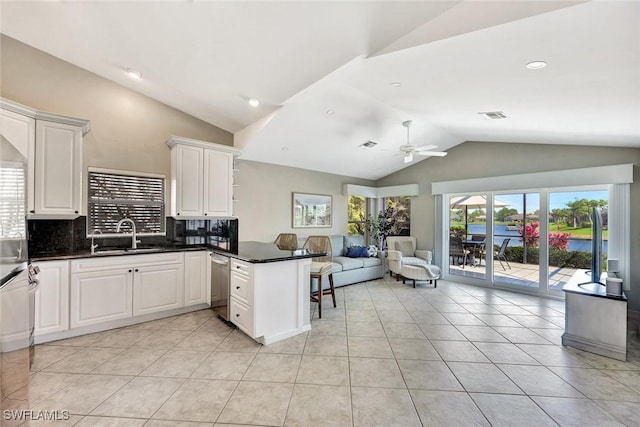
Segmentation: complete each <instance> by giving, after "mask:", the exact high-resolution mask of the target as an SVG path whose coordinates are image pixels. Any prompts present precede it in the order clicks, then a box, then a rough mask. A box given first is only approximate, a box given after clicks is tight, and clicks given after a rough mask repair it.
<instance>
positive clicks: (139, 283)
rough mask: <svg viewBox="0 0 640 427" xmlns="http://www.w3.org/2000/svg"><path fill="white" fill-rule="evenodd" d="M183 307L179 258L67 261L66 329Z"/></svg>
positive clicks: (176, 254) (154, 256)
mask: <svg viewBox="0 0 640 427" xmlns="http://www.w3.org/2000/svg"><path fill="white" fill-rule="evenodd" d="M183 306H184V257H183V255H182V253H181V252H169V253H160V254H148V255H146V254H145V255H128V256H116V257H108V258H83V259H79V260H73V261H71V307H70V313H71V321H70V323H71V328H77V327H82V326H88V325H95V324H99V323H105V322H109V321H113V320H119V319H124V318H127V317H132V316H138V315H142V314H149V313H156V312H161V311H166V310H171V309H175V308H180V307H183Z"/></svg>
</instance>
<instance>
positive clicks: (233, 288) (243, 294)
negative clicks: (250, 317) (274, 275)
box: [229, 271, 251, 305]
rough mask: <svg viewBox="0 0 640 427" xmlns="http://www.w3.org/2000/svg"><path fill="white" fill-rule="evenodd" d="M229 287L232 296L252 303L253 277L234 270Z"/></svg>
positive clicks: (246, 302)
mask: <svg viewBox="0 0 640 427" xmlns="http://www.w3.org/2000/svg"><path fill="white" fill-rule="evenodd" d="M229 288H230V289H229V291H230V294H231V296H232V297H236V298H238V299H240V300H241V301H242V302H244V303H245V304H248V305H251V304H250V302H251V279H250V278H249V277H247V276H245V275H244V274H241V273H237V272H235V271H232V272H231V280H230V281H229Z"/></svg>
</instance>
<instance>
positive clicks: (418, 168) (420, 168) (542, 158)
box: [376, 142, 640, 310]
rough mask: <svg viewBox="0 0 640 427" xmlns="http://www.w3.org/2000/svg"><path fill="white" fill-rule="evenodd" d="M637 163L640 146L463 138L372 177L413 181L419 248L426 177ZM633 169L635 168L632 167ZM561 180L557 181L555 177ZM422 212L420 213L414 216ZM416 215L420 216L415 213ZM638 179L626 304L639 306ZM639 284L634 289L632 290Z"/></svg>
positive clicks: (424, 240)
mask: <svg viewBox="0 0 640 427" xmlns="http://www.w3.org/2000/svg"><path fill="white" fill-rule="evenodd" d="M627 163H633V164H634V165H635V166H634V172H635V171H637V166H638V165H640V149H637V148H614V147H587V146H574V145H538V144H511V143H510V144H505V143H491V142H466V143H464V144H461V145H458V146H456V147H454V148H453V149H451V150H449V154H448V155H447V156H446V157H442V158H430V159H426V160H424V161H422V162H420V163H417V164H415V165H413V166H410V167H408V168H406V169H403V170H401V171H399V172H396V173H394V174H392V175H389V176H388V177H385V178H383V179H381V180H379V181H377V182H376V185H379V186H383V185H398V184H408V183H418V184H419V185H420V196H418V197H416V198H414V199H413V200H412V205H411V213H412V215H411V234H412V235H414V236H415V237H416V238H417V240H418V246H420V247H421V248H433V247H434V242H435V198H434V197H433V196H432V195H431V183H432V182H437V181H449V180H457V179H468V178H480V177H491V176H502V175H515V174H521V173H530V172H544V171H552V170H563V169H577V168H584V167H592V166H606V165H617V164H627ZM635 174H637V172H635ZM558 185H559V186H560V185H562V183H558ZM419 213H422V216H419V215H420V214H419ZM418 218H420V219H418ZM639 225H640V183H637V182H636V183H634V184H631V229H630V230H629V232H630V233H631V262H630V265H631V283H630V287H631V292H630V295H629V296H630V306H632V307H633V309H634V310H640V284H639V285H634V284H636V283H640V227H639ZM636 289H638V290H636Z"/></svg>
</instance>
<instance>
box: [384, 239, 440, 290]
mask: <svg viewBox="0 0 640 427" xmlns="http://www.w3.org/2000/svg"><path fill="white" fill-rule="evenodd" d="M416 247H417V243H416V238H415V237H412V236H389V237H387V256H388V260H389V271H390V274H391V275H394V274H395V275H396V278H398V279H399V278H400V277H401V276H402V265H403V264H404V265H415V266H422V267H423V268H424V269H425V270H426V275H427V277H428V280H431V279H439V278H440V268H438V267H437V266H435V265H432V264H431V260H432V259H433V253H432V252H431V251H427V250H422V249H416Z"/></svg>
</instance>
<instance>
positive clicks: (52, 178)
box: [28, 120, 82, 217]
mask: <svg viewBox="0 0 640 427" xmlns="http://www.w3.org/2000/svg"><path fill="white" fill-rule="evenodd" d="M33 164H34V173H35V174H34V178H35V179H34V192H33V197H32V198H31V197H30V198H29V206H28V208H29V211H30V213H31V214H34V215H45V216H46V215H50V216H69V217H73V216H78V215H80V211H81V203H82V128H80V127H78V126H71V125H67V124H63V123H54V122H46V121H42V120H37V121H36V143H35V159H34V163H33Z"/></svg>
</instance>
